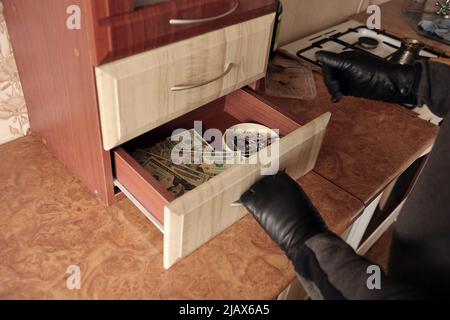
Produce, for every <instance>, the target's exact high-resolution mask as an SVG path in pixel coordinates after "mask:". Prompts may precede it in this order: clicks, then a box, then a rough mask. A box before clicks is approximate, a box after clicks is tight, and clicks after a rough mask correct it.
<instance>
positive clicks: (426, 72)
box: [417, 61, 450, 118]
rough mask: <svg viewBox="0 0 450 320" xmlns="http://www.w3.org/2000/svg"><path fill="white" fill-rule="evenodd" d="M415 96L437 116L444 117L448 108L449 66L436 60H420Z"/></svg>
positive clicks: (449, 96)
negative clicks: (420, 73)
mask: <svg viewBox="0 0 450 320" xmlns="http://www.w3.org/2000/svg"><path fill="white" fill-rule="evenodd" d="M421 64H422V77H421V79H420V83H419V88H418V92H417V98H418V103H419V105H423V104H426V105H427V106H428V107H429V108H430V110H431V111H432V112H433V113H434V114H435V115H437V116H439V117H441V118H444V117H445V116H446V115H447V113H448V110H449V108H450V66H448V65H446V64H443V63H438V62H430V61H427V62H422V63H421Z"/></svg>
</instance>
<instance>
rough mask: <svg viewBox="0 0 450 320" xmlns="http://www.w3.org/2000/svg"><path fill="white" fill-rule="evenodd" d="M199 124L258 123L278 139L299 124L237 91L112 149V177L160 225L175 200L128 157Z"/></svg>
mask: <svg viewBox="0 0 450 320" xmlns="http://www.w3.org/2000/svg"><path fill="white" fill-rule="evenodd" d="M199 120H201V121H202V124H203V132H205V131H206V130H208V129H212V128H215V129H219V130H220V131H222V133H223V132H225V131H226V130H227V129H228V128H230V127H231V126H234V125H236V124H239V123H243V122H251V123H258V124H262V125H264V126H266V127H269V128H271V129H278V130H279V132H280V135H281V136H285V135H288V134H289V133H291V132H293V131H294V130H296V129H298V128H299V127H300V125H299V124H298V123H297V122H296V121H294V120H293V119H291V118H290V117H289V116H287V115H285V114H284V113H283V112H282V111H280V110H278V109H276V108H275V107H273V106H270V105H268V104H266V103H264V102H263V101H261V100H259V99H258V98H256V97H255V96H254V95H253V94H252V93H250V92H247V91H245V90H238V91H236V92H234V93H232V94H230V95H228V96H226V97H223V98H220V99H218V100H216V101H214V102H212V103H210V104H208V105H205V106H203V107H201V108H199V109H196V110H194V111H192V112H190V113H188V114H185V115H183V116H182V117H179V118H177V119H175V120H173V121H171V122H169V123H167V124H165V125H163V126H161V127H158V128H156V129H154V130H152V131H150V132H148V133H146V134H144V135H142V136H140V137H138V138H135V139H134V140H131V141H129V142H128V143H126V144H124V145H122V146H121V147H119V148H117V149H116V150H114V159H115V169H116V170H115V175H116V178H117V180H118V181H119V182H120V183H121V184H122V185H123V186H124V187H125V188H126V189H127V191H128V192H130V193H131V194H132V195H133V196H134V197H135V198H136V199H137V201H139V203H140V204H142V205H143V206H144V207H145V208H146V209H147V210H148V211H149V212H150V213H151V214H152V215H153V216H154V217H155V218H156V219H157V220H158V221H159V222H160V223H161V224H162V225H163V224H164V206H165V205H166V204H168V203H170V202H171V201H173V200H174V199H175V196H174V195H173V194H172V193H170V192H168V191H167V190H165V188H164V187H163V186H162V184H160V183H159V182H158V181H157V180H156V179H155V178H154V177H153V176H152V175H151V174H150V173H149V172H148V171H147V170H146V169H144V168H143V167H142V166H141V165H140V164H139V163H138V162H137V161H136V159H134V158H133V157H132V156H131V154H133V152H134V151H135V150H136V149H138V148H139V149H145V148H149V147H151V146H153V145H155V144H157V143H159V142H161V141H164V140H165V139H166V138H167V137H170V136H171V135H172V133H173V131H174V130H176V129H180V128H182V129H187V130H189V129H192V128H193V126H194V121H199Z"/></svg>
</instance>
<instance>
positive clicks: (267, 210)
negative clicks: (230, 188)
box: [240, 172, 328, 260]
mask: <svg viewBox="0 0 450 320" xmlns="http://www.w3.org/2000/svg"><path fill="white" fill-rule="evenodd" d="M240 200H241V203H242V204H243V205H244V206H245V207H246V208H247V209H248V210H249V211H250V212H251V213H252V214H253V216H254V217H255V218H256V220H257V221H258V222H259V224H260V225H261V226H262V227H263V228H264V229H265V230H266V232H267V233H268V234H269V235H270V236H271V238H272V239H273V240H274V241H275V242H276V243H277V244H278V245H279V246H280V247H281V248H282V249H283V250H284V251H285V252H286V254H287V256H288V257H289V258H290V259H291V260H292V259H294V258H295V253H296V252H297V251H298V248H299V247H300V246H301V245H302V244H304V242H305V241H307V240H308V239H310V238H311V237H313V236H315V235H317V234H319V233H322V232H325V231H327V230H328V229H327V227H326V225H325V222H324V221H323V220H322V218H321V217H320V215H319V213H318V212H317V210H316V208H315V207H314V206H313V205H312V203H311V201H310V200H309V198H308V196H307V195H306V194H305V192H304V191H303V189H302V188H301V187H300V186H299V184H298V183H297V182H296V181H294V180H293V179H292V178H291V177H289V176H288V175H287V174H286V173H282V172H281V173H278V174H277V175H275V176H269V177H266V178H264V179H262V180H261V181H259V182H257V183H256V184H254V185H253V186H252V187H251V188H250V190H248V191H247V192H246V193H244V194H243V195H242V197H241V199H240Z"/></svg>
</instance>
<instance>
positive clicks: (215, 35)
mask: <svg viewBox="0 0 450 320" xmlns="http://www.w3.org/2000/svg"><path fill="white" fill-rule="evenodd" d="M273 22H274V14H270V15H266V16H264V17H260V18H257V19H254V20H250V21H247V22H244V23H241V24H237V25H234V26H231V27H228V28H225V29H221V30H218V31H214V32H211V33H208V34H205V35H202V36H198V37H195V38H192V39H189V40H184V41H181V42H177V43H174V44H172V45H169V46H166V47H161V48H158V49H155V50H152V51H149V52H146V53H142V54H139V55H135V56H132V57H129V58H125V59H122V60H119V61H115V62H112V63H109V64H105V65H102V66H100V67H97V68H96V78H97V90H98V100H99V108H100V118H101V127H102V133H103V144H104V148H105V149H106V150H110V149H112V148H113V147H116V146H118V145H120V144H122V143H124V142H126V141H129V140H131V139H133V138H135V137H137V136H139V135H141V134H144V133H145V132H147V131H149V130H151V129H153V128H156V127H158V126H160V125H162V124H164V123H166V122H168V121H170V120H172V119H175V118H177V117H179V116H181V115H183V114H185V113H187V112H189V111H192V110H193V109H195V108H198V107H200V106H202V105H205V104H207V103H209V102H211V101H213V100H215V99H217V98H219V97H221V96H224V95H226V94H228V93H230V92H232V91H235V90H236V89H238V88H241V87H243V86H245V85H247V84H249V83H251V82H253V81H255V80H257V79H259V78H262V77H263V76H264V74H265V71H266V68H267V61H268V52H269V46H270V40H271V35H272V28H273Z"/></svg>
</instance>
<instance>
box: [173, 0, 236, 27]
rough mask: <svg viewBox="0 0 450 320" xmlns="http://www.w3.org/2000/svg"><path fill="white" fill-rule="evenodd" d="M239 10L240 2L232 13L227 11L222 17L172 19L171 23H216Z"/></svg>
mask: <svg viewBox="0 0 450 320" xmlns="http://www.w3.org/2000/svg"><path fill="white" fill-rule="evenodd" d="M238 8H239V0H238V1H236V4H235V5H234V7H233V8H232V9H231V10H230V11H227V12H225V13H223V14H221V15H218V16H215V17H209V18H203V19H170V21H169V23H170V24H176V25H180V24H196V23H205V22H209V21H214V20H218V19H221V18H224V17H226V16H229V15H230V14H232V13H234V12H235V11H236V10H237V9H238Z"/></svg>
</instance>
